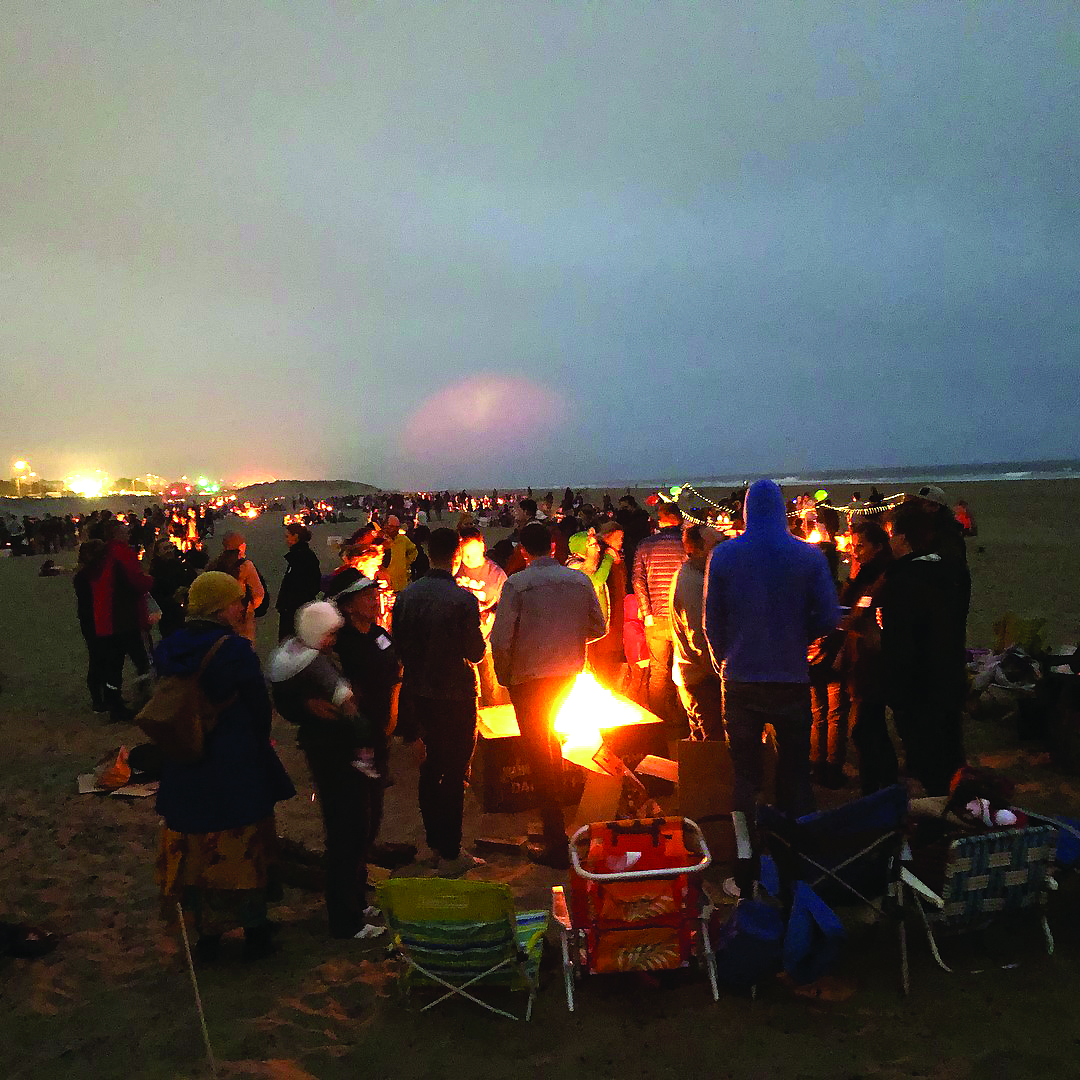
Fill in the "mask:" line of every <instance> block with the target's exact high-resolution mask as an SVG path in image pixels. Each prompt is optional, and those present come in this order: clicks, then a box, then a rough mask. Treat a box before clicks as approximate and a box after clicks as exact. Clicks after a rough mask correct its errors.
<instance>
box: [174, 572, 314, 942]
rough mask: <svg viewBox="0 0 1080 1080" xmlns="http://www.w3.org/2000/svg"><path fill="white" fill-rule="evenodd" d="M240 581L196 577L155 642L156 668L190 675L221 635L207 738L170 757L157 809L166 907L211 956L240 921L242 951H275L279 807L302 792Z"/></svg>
mask: <svg viewBox="0 0 1080 1080" xmlns="http://www.w3.org/2000/svg"><path fill="white" fill-rule="evenodd" d="M243 619H244V590H243V587H242V586H241V585H240V583H239V582H238V581H237V580H236V578H234V577H232V576H231V575H229V574H223V573H220V572H217V571H210V572H209V573H205V574H200V575H199V577H197V578H196V579H195V581H194V582H193V583H192V585H191V589H190V590H189V592H188V600H187V621H186V622H185V623H184V625H183V626H181V627H180V628H179V629H178V630H177V631H176V632H175V633H173V634H170V635H169V637H167V638H165V640H164V641H162V642H161V644H160V645H159V646H158V648H157V651H156V653H155V656H154V661H155V664H156V666H157V671H158V674H159V675H162V676H165V675H179V676H190V675H194V674H195V673H196V672H197V671H198V670H199V667H200V665H201V664H202V661H203V658H204V657H205V656H206V654H207V653H208V652H209V651H210V649H211V648H212V647H213V646H214V645H215V644H216V643H217V642H219V641H220V642H221V645H220V646H219V647H218V650H217V652H216V653H214V655H213V656H212V657H211V658H210V661H209V663H208V664H207V666H206V670H205V671H204V672H203V675H202V678H201V684H202V689H203V691H204V693H205V694H206V696H207V697H208V698H209V699H210V701H212V702H216V703H220V704H221V705H222V706H223V707H222V709H221V712H220V713H219V714H218V717H217V723H216V725H215V726H214V729H213V730H212V731H211V732H209V733H208V735H207V737H206V749H205V752H204V754H203V756H202V757H201V758H200V759H199V760H198V761H196V762H194V763H193V764H190V765H183V764H179V763H177V762H172V761H168V760H166V761H165V762H164V763H163V765H162V768H161V784H160V787H159V788H158V797H157V812H158V813H159V814H160V815H161V816H162V818H164V824H163V827H162V830H161V838H160V844H159V848H158V859H157V873H156V876H157V881H158V885H159V887H160V889H161V895H162V908H163V914H165V915H166V916H172V915H173V914H174V913H175V903H176V901H177V900H179V901H180V902H181V903H182V904H183V907H184V909H185V911H186V912H187V913H188V914H189V915H190V916H191V917H192V919H193V921H194V924H195V928H196V930H197V931H198V933H199V935H200V937H199V940H198V941H197V942H196V945H195V951H196V953H197V955H198V956H199V958H200V959H201V960H203V961H212V960H214V959H216V958H217V956H218V954H219V952H220V951H221V937H222V934H223V933H224V932H225V931H227V930H229V929H231V928H232V927H233V926H237V925H239V926H242V927H243V929H244V956H245V958H246V959H249V960H254V959H258V958H259V957H261V956H264V955H265V954H266V953H268V952H270V951H271V950H272V942H271V940H270V935H271V929H272V928H271V924H270V923H269V921H268V919H267V915H266V903H267V892H268V888H269V887H270V886H271V880H270V877H271V875H270V869H271V863H272V862H273V858H274V846H275V845H276V842H277V830H276V828H275V825H274V806H275V804H276V803H278V802H281V801H282V800H284V799H290V798H292V796H293V795H295V794H296V789H295V788H294V787H293V785H292V782H291V781H290V780H289V776H288V773H286V772H285V768H284V766H283V765H282V764H281V762H280V761H279V760H278V756H277V754H276V753H275V752H274V748H273V745H272V744H271V742H270V719H271V716H272V715H273V708H272V706H271V704H270V694H269V692H268V691H267V688H266V683H265V681H264V680H263V675H262V669H261V668H260V666H259V658H258V657H257V656H256V655H255V649H254V648H253V647H252V644H251V642H250V641H248V639H247V638H245V637H242V636H241V635H240V632H239V631H240V629H241V628H242V627H243Z"/></svg>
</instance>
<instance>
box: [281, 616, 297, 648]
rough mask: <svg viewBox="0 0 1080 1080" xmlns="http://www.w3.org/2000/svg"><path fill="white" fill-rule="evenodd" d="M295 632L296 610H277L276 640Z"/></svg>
mask: <svg viewBox="0 0 1080 1080" xmlns="http://www.w3.org/2000/svg"><path fill="white" fill-rule="evenodd" d="M295 633H296V612H295V611H291V610H285V611H279V612H278V631H277V639H278V641H284V640H285V639H286V638H290V637H292V636H293V635H294V634H295Z"/></svg>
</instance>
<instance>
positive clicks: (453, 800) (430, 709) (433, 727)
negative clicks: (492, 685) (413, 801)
mask: <svg viewBox="0 0 1080 1080" xmlns="http://www.w3.org/2000/svg"><path fill="white" fill-rule="evenodd" d="M410 708H412V709H413V710H414V711H415V716H416V719H417V720H418V722H419V725H420V736H421V738H422V739H423V740H424V747H425V749H426V751H427V754H426V756H425V758H424V763H423V764H422V765H421V766H420V782H419V785H418V794H419V796H420V816H421V818H423V821H424V833H425V834H426V837H427V845H428V847H429V848H431V850H432V851H433V852H435V854H436V855H438V856H439V857H440V858H443V859H456V858H457V857H458V855H460V854H461V819H462V817H463V816H464V813H465V777H466V776H467V775H468V772H469V762H471V761H472V755H473V747H474V746H475V745H476V698H471V699H469V700H467V701H444V700H438V699H435V698H425V697H416V696H413V697H411V698H410Z"/></svg>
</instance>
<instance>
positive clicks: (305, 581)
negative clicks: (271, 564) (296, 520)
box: [275, 540, 322, 641]
mask: <svg viewBox="0 0 1080 1080" xmlns="http://www.w3.org/2000/svg"><path fill="white" fill-rule="evenodd" d="M285 562H286V563H287V564H288V565H287V566H286V567H285V576H284V577H283V578H282V579H281V589H280V591H279V592H278V598H277V604H276V605H275V606H276V607H277V610H278V612H279V614H280V619H279V620H278V640H279V641H284V639H285V638H287V637H292V634H293V631H294V629H295V626H296V612H297V609H298V608H301V607H303V606H304V604H307V603H310V602H311V601H312V600H314V599H315V597H316V596H318V595H319V587H320V585H321V584H322V571H321V570H320V569H319V557H318V556H317V555H316V554H315V552H314V551H312V550H311V548H310V547H309V546H308V544H307V542H306V541H304V540H298V541H297V542H296V543H295V544H293V546H292V547H291V548H289V550H288V551H286V552H285Z"/></svg>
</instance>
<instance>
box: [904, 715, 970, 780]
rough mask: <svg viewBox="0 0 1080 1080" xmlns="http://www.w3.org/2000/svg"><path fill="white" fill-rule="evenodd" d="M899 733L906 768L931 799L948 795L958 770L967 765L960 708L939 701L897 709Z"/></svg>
mask: <svg viewBox="0 0 1080 1080" xmlns="http://www.w3.org/2000/svg"><path fill="white" fill-rule="evenodd" d="M893 720H894V721H895V723H896V733H897V735H899V736H900V741H901V742H902V743H903V744H904V766H905V768H906V770H907V774H908V775H909V776H913V777H914V778H915V779H916V780H918V781H919V783H920V784H922V786H923V788H924V790H925V791H926V794H927V795H935V796H937V795H948V794H949V784H950V782H951V781H952V778H953V776H954V774H955V773H956V770H957V769H959V768H960V766H961V765H963V764H964V737H963V726H962V716H961V711H960V708H959V706H957V707H955V708H950V707H949V706H948V704H946V703H940V702H936V701H926V702H920V703H919V704H917V705H915V706H914V707H905V708H898V707H896V706H893Z"/></svg>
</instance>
